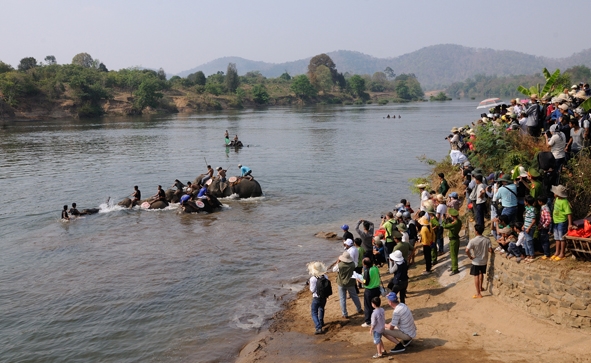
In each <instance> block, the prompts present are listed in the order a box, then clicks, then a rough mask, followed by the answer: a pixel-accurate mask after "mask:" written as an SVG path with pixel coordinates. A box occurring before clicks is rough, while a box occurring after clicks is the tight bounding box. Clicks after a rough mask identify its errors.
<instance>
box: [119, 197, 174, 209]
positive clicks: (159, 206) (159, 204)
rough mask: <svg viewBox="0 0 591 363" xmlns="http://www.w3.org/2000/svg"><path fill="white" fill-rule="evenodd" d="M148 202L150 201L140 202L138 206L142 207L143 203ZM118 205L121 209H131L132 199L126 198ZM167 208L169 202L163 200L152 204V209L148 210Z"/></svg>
mask: <svg viewBox="0 0 591 363" xmlns="http://www.w3.org/2000/svg"><path fill="white" fill-rule="evenodd" d="M147 201H148V199H144V200H140V201H139V203H138V205H141V204H142V203H144V202H147ZM117 205H119V206H121V207H125V208H129V206H131V199H129V198H124V199H123V200H122V201H120V202H119V203H117ZM166 207H168V202H165V201H163V200H159V201H157V202H154V203H152V204H151V205H150V208H148V209H164V208H166Z"/></svg>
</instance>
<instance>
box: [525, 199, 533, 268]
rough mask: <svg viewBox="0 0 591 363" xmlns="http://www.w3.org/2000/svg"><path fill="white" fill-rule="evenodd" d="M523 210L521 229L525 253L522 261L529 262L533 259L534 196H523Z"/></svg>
mask: <svg viewBox="0 0 591 363" xmlns="http://www.w3.org/2000/svg"><path fill="white" fill-rule="evenodd" d="M524 202H525V212H524V213H523V230H524V232H525V243H524V246H523V247H524V248H525V255H526V256H527V257H526V258H525V260H524V261H523V262H526V263H530V262H532V261H533V260H534V259H535V256H534V255H535V251H534V233H535V232H536V209H535V208H534V203H535V202H536V200H535V198H534V197H532V196H531V195H526V196H525V200H524Z"/></svg>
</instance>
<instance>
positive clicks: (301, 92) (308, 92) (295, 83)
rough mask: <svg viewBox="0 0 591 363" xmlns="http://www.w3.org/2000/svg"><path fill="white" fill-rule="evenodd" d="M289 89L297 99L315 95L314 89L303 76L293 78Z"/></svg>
mask: <svg viewBox="0 0 591 363" xmlns="http://www.w3.org/2000/svg"><path fill="white" fill-rule="evenodd" d="M290 89H291V91H292V92H293V93H295V95H296V96H297V97H299V98H307V97H314V96H316V93H317V91H316V88H314V86H312V83H310V80H309V79H308V77H307V76H306V75H304V74H301V75H299V76H295V77H293V79H292V82H291V87H290Z"/></svg>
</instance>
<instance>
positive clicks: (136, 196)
mask: <svg viewBox="0 0 591 363" xmlns="http://www.w3.org/2000/svg"><path fill="white" fill-rule="evenodd" d="M140 199H142V192H140V190H139V188H138V186H137V185H134V186H133V193H131V204H130V205H129V208H133V207H134V206H135V205H137V204H138V203H139V201H140Z"/></svg>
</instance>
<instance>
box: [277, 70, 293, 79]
mask: <svg viewBox="0 0 591 363" xmlns="http://www.w3.org/2000/svg"><path fill="white" fill-rule="evenodd" d="M279 78H280V79H282V80H284V81H289V80H291V76H290V75H289V73H287V71H285V72H283V74H282V75H280V76H279Z"/></svg>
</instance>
